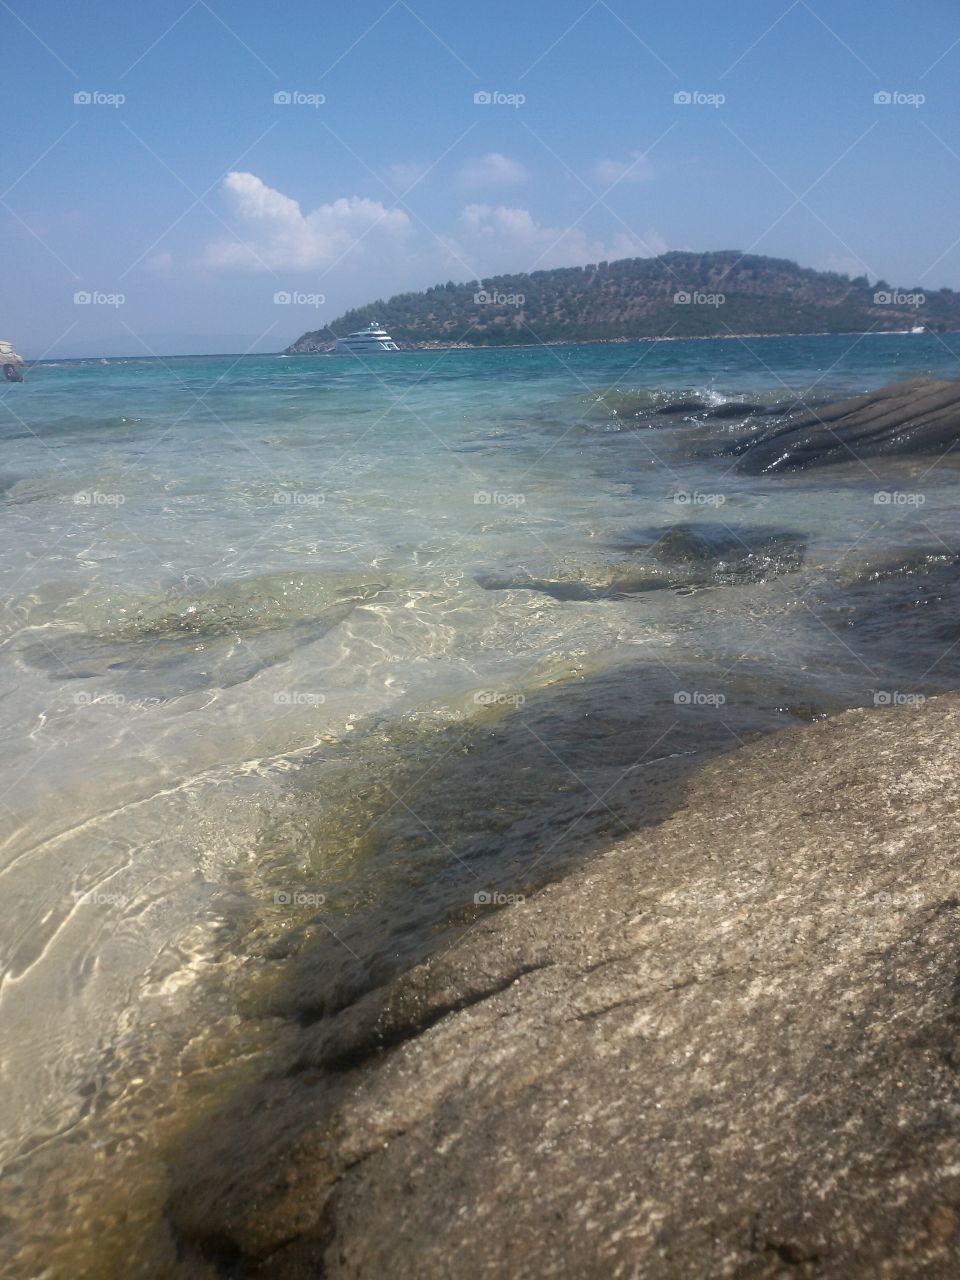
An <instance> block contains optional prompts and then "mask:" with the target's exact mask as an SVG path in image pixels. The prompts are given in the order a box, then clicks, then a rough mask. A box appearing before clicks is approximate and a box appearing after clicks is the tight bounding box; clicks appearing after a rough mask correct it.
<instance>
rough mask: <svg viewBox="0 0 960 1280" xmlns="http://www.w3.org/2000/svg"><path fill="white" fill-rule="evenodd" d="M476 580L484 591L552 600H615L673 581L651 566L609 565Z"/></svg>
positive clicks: (491, 575) (485, 576)
mask: <svg viewBox="0 0 960 1280" xmlns="http://www.w3.org/2000/svg"><path fill="white" fill-rule="evenodd" d="M476 580H477V582H478V583H479V585H480V586H481V587H483V588H484V590H485V591H539V592H541V593H542V594H543V595H546V596H551V597H552V598H553V599H554V600H617V599H621V598H622V597H624V596H630V595H636V594H638V593H639V592H643V591H661V590H663V589H664V588H665V587H670V586H672V585H673V583H672V581H671V579H670V578H669V576H667V575H666V574H664V573H661V572H658V571H657V569H656V568H655V567H653V566H648V567H644V566H639V567H636V568H634V569H632V570H631V569H630V567H629V566H611V567H610V569H609V571H606V572H605V571H604V570H602V569H597V570H594V571H590V570H589V569H584V570H583V572H582V574H580V573H577V572H576V571H570V572H569V573H568V574H567V575H564V576H557V577H545V578H538V577H534V576H533V575H528V574H525V573H522V572H521V573H514V574H511V573H480V574H478V575H477V579H476Z"/></svg>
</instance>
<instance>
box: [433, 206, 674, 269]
mask: <svg viewBox="0 0 960 1280" xmlns="http://www.w3.org/2000/svg"><path fill="white" fill-rule="evenodd" d="M450 243H451V246H452V247H453V248H455V249H456V250H457V251H458V252H459V254H460V255H461V256H462V257H463V258H466V259H467V260H468V261H469V262H471V263H475V264H476V269H477V274H478V276H480V277H486V276H490V275H494V274H496V273H497V272H500V271H502V272H515V271H536V270H546V269H547V268H549V267H576V266H584V265H586V263H588V262H603V261H612V260H613V259H615V258H646V257H651V256H653V255H654V254H658V253H663V252H664V250H665V249H666V242H665V241H664V239H663V236H661V235H660V234H659V232H649V233H648V234H647V235H645V236H642V237H641V236H636V235H633V234H632V233H628V232H626V231H618V232H617V233H616V234H615V235H614V236H613V237H612V239H611V240H609V241H604V240H598V239H596V238H594V237H592V236H590V235H589V234H588V233H587V232H585V231H583V230H581V229H580V228H579V227H550V226H544V225H543V224H542V223H539V222H537V220H536V219H535V218H534V216H533V215H532V214H531V213H530V211H529V210H528V209H516V208H508V207H506V206H505V205H499V206H497V207H496V208H492V207H491V206H490V205H488V204H471V205H468V206H467V208H466V209H464V211H463V213H462V214H461V216H460V224H459V227H458V229H457V235H456V237H455V238H453V239H452V240H451V242H450Z"/></svg>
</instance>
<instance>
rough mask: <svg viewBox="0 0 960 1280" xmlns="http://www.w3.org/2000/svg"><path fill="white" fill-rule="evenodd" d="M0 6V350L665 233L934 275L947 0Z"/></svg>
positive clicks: (269, 317) (199, 332) (621, 245)
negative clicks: (0, 64) (0, 256)
mask: <svg viewBox="0 0 960 1280" xmlns="http://www.w3.org/2000/svg"><path fill="white" fill-rule="evenodd" d="M0 14H2V22H3V33H4V62H5V67H4V75H3V77H2V82H0V103H2V110H3V120H4V124H5V128H4V130H3V147H2V150H0V226H2V229H3V244H4V249H5V262H4V269H3V271H2V273H0V280H2V293H0V338H3V339H7V340H9V341H13V342H14V343H15V345H16V346H17V348H18V349H19V350H20V351H21V352H22V354H24V355H25V356H27V357H28V358H39V357H41V356H50V357H56V356H62V357H67V356H89V355H137V354H142V355H149V354H159V355H172V354H188V353H204V352H231V353H234V352H241V351H277V350H281V349H282V348H283V347H284V346H286V345H287V344H288V343H289V342H291V341H292V340H294V339H295V338H296V337H298V336H299V335H300V334H301V333H302V332H304V331H305V330H308V329H316V328H320V327H322V326H323V325H325V324H327V323H328V322H331V321H334V320H335V319H336V318H337V316H338V315H339V314H340V313H342V312H343V311H344V310H346V309H347V308H348V307H351V306H357V305H363V304H365V303H368V302H371V301H373V300H374V299H376V298H385V297H388V296H390V295H391V294H393V293H397V292H402V291H406V290H413V289H422V288H425V287H427V286H429V285H431V284H434V283H442V282H445V281H447V280H451V279H452V280H457V281H469V280H475V279H479V280H483V279H485V278H487V277H490V276H492V275H495V274H498V273H503V272H518V271H530V270H536V269H537V268H541V269H542V268H545V267H557V266H571V265H580V264H586V263H590V262H598V261H602V260H605V259H606V260H611V261H612V260H614V259H616V258H623V257H637V256H650V255H655V254H658V253H662V252H665V251H667V250H675V249H681V250H695V251H709V250H715V249H739V250H741V251H749V252H753V253H760V254H770V255H772V256H775V257H785V258H791V259H793V260H795V261H798V262H800V263H801V264H802V265H804V266H809V267H815V268H818V269H829V270H836V271H843V272H848V273H850V274H852V275H860V274H866V275H868V276H869V277H870V279H871V280H875V279H877V278H878V277H883V278H884V279H886V280H887V281H889V282H890V283H891V284H894V285H899V286H902V287H904V288H913V287H919V286H922V287H923V288H925V289H926V290H928V291H929V290H932V289H935V288H940V287H943V286H950V287H953V288H960V219H958V218H957V210H958V209H960V110H958V107H960V5H958V4H957V3H956V0H912V3H910V4H907V3H905V0H830V3H827V0H674V2H673V3H663V2H662V0H661V3H659V4H648V3H638V2H637V0H610V3H608V2H607V0H552V2H551V3H549V4H547V3H541V2H540V0H477V3H474V4H469V5H463V4H455V3H451V0H409V2H408V0H364V3H362V4H360V3H347V2H344V0H338V2H336V3H331V2H330V0H310V3H302V2H301V0H286V3H284V4H282V5H277V6H265V5H263V4H262V3H254V2H253V0H153V2H152V3H151V4H148V5H147V4H136V3H131V0H122V2H121V0H97V3H95V4H91V3H86V4H84V3H77V2H76V0H72V2H71V3H69V4H68V3H66V0H30V3H29V5H28V4H27V3H26V0H9V3H8V2H7V0H0ZM878 95H879V99H878Z"/></svg>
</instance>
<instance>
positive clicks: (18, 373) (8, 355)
mask: <svg viewBox="0 0 960 1280" xmlns="http://www.w3.org/2000/svg"><path fill="white" fill-rule="evenodd" d="M0 365H2V366H3V376H4V377H5V378H6V380H7V381H8V382H22V381H23V356H18V355H17V353H16V352H15V351H14V349H13V346H12V345H11V344H10V343H9V342H0Z"/></svg>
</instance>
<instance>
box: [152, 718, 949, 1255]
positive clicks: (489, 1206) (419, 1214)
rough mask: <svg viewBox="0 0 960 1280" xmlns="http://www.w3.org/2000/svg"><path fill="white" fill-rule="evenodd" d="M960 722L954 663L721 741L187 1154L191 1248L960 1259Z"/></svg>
mask: <svg viewBox="0 0 960 1280" xmlns="http://www.w3.org/2000/svg"><path fill="white" fill-rule="evenodd" d="M958 747H960V699H958V698H956V697H953V696H950V697H944V698H939V699H936V700H932V701H929V702H927V703H926V704H925V705H922V706H918V707H912V708H909V709H906V710H898V711H892V712H882V711H876V710H873V711H853V712H848V713H846V714H843V715H840V716H838V717H836V718H835V719H832V720H829V721H825V722H821V723H818V724H816V725H812V726H810V727H807V728H803V729H799V730H792V731H788V732H786V733H783V734H781V735H777V736H776V737H774V738H766V739H764V740H761V741H758V742H755V743H754V744H752V745H751V746H748V747H746V748H745V749H743V750H741V751H739V752H738V753H737V754H736V756H735V757H734V758H733V759H734V761H735V764H736V770H735V775H732V772H731V758H727V759H721V760H718V761H715V762H713V763H711V764H708V765H707V766H705V767H704V768H703V770H702V771H701V772H700V773H699V774H698V775H697V777H696V779H695V781H694V784H693V785H692V787H691V789H690V793H689V794H690V797H691V798H690V801H689V803H688V805H687V807H686V808H684V809H682V810H681V811H680V812H678V813H677V814H676V815H675V816H674V817H672V818H671V819H669V820H668V821H666V822H665V823H663V824H662V825H661V826H659V827H658V828H655V829H652V830H650V831H649V832H646V833H644V834H641V835H638V836H637V837H635V838H632V839H629V840H627V841H625V842H623V843H622V844H619V845H617V846H615V847H614V848H613V849H612V850H611V851H610V852H608V853H607V854H605V855H604V856H603V857H601V858H600V859H598V860H596V861H594V862H592V863H591V864H589V865H588V866H587V867H586V868H585V869H583V870H582V871H580V872H578V873H575V874H573V875H571V876H570V877H569V878H567V879H566V880H564V881H562V882H561V883H558V884H556V885H554V886H552V887H549V888H547V889H546V890H544V891H542V892H541V893H539V894H537V895H536V896H535V897H534V898H532V899H531V900H529V901H527V902H526V903H524V904H519V905H513V906H509V907H506V908H505V909H503V910H501V911H499V912H498V911H496V910H494V909H493V908H490V909H489V910H490V914H489V915H487V914H481V916H480V918H479V920H478V921H477V922H476V923H475V924H474V925H473V926H472V927H471V928H470V929H469V930H468V931H467V932H466V933H465V934H464V935H462V936H461V937H460V938H459V940H458V941H456V942H455V943H454V944H453V945H451V946H449V947H448V948H447V949H445V950H443V951H441V952H439V953H438V954H437V955H435V957H434V958H432V959H431V960H429V961H428V962H427V963H425V964H422V965H420V966H418V967H417V968H415V969H413V970H411V971H410V972H409V973H408V974H407V975H406V976H405V977H403V978H401V979H400V980H399V981H398V982H396V983H395V984H394V985H393V986H392V987H390V988H389V989H387V990H386V991H381V992H373V993H372V994H370V995H368V996H366V997H364V999H363V1000H361V1001H359V1002H358V1003H357V1004H356V1005H354V1006H353V1007H352V1008H350V1009H347V1010H345V1011H344V1012H343V1013H341V1014H340V1015H338V1016H337V1017H336V1018H334V1019H330V1020H328V1021H325V1022H321V1023H319V1024H317V1025H316V1026H315V1027H313V1028H310V1029H308V1030H305V1031H304V1033H303V1038H302V1041H301V1043H300V1046H299V1048H298V1050H297V1052H296V1055H295V1058H294V1059H293V1060H291V1061H289V1062H288V1063H287V1064H286V1067H285V1069H284V1070H283V1071H280V1072H278V1073H277V1075H276V1076H275V1077H274V1078H273V1079H272V1080H271V1081H270V1082H267V1083H266V1084H264V1085H259V1086H256V1087H255V1088H254V1089H252V1090H251V1091H250V1093H249V1094H247V1095H245V1096H244V1097H243V1098H241V1099H238V1100H237V1103H236V1105H235V1107H234V1108H233V1110H232V1112H229V1113H227V1114H225V1115H221V1116H219V1117H218V1118H217V1119H216V1121H215V1122H214V1123H212V1124H211V1125H210V1128H209V1132H208V1133H207V1134H206V1135H203V1137H202V1138H201V1137H200V1136H198V1135H193V1137H192V1140H191V1143H190V1149H189V1151H188V1152H186V1153H185V1154H184V1155H183V1156H182V1157H181V1158H180V1160H179V1162H178V1164H177V1165H176V1166H175V1168H174V1171H173V1193H172V1197H171V1201H170V1216H171V1222H172V1224H173V1227H174V1229H175V1231H176V1232H177V1234H178V1238H179V1241H180V1244H179V1248H180V1249H181V1257H183V1258H188V1257H192V1258H194V1259H207V1260H208V1261H210V1260H214V1261H215V1262H216V1264H217V1265H218V1266H220V1267H223V1266H227V1267H228V1268H230V1267H232V1268H238V1270H237V1271H236V1273H237V1274H256V1275H265V1276H271V1277H278V1278H290V1280H292V1278H293V1277H305V1276H320V1275H323V1276H327V1277H338V1278H344V1280H345V1278H346V1277H351V1278H358V1280H359V1278H364V1280H365V1278H367V1277H370V1278H372V1277H381V1276H385V1275H386V1276H390V1277H391V1278H392V1280H405V1278H407V1277H409V1278H410V1280H413V1278H414V1277H416V1278H417V1280H431V1278H433V1277H436V1278H437V1280H439V1278H440V1277H443V1278H444V1280H446V1278H447V1277H449V1276H457V1277H461V1278H464V1280H471V1278H472V1277H477V1278H479V1277H497V1278H498V1280H499V1278H500V1277H503V1276H510V1277H531V1278H532V1277H542V1276H569V1277H594V1276H595V1277H616V1276H622V1277H644V1280H659V1278H663V1280H677V1278H678V1277H683V1278H684V1280H690V1278H697V1277H702V1278H703V1280H707V1278H708V1277H709V1280H716V1278H717V1277H738V1278H743V1280H746V1278H747V1277H750V1278H758V1277H771V1278H772V1277H781V1276H783V1277H828V1278H831V1280H851V1278H856V1277H863V1278H864V1280H866V1278H867V1277H870V1278H871V1280H872V1278H873V1277H877V1276H886V1277H897V1276H924V1277H941V1276H942V1277H948V1276H949V1277H954V1276H956V1275H958V1274H960V946H958V943H960V927H958V911H960V854H958V849H960V788H958V785H957V774H956V760H957V758H958V755H957V752H958ZM185 1265H186V1264H185ZM231 1273H232V1272H231Z"/></svg>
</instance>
